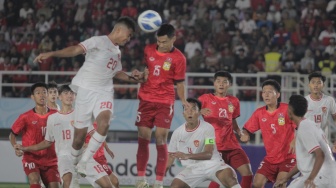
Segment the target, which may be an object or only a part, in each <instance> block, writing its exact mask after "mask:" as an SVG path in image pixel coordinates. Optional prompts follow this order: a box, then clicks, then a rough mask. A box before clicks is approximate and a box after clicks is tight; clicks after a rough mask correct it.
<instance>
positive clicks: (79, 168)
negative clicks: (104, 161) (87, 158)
mask: <svg viewBox="0 0 336 188" xmlns="http://www.w3.org/2000/svg"><path fill="white" fill-rule="evenodd" d="M76 171H77V173H78V174H79V175H80V176H82V177H83V178H85V176H86V162H82V161H80V162H79V163H78V164H77V166H76Z"/></svg>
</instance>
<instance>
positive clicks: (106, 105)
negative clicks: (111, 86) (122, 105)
mask: <svg viewBox="0 0 336 188" xmlns="http://www.w3.org/2000/svg"><path fill="white" fill-rule="evenodd" d="M113 108H114V104H113V94H112V93H111V94H102V93H98V92H94V91H91V90H88V89H84V88H81V87H79V88H78V92H77V96H76V102H75V127H76V128H78V129H82V128H86V127H89V126H90V125H92V123H93V121H94V119H96V118H97V116H98V115H99V113H100V112H102V111H105V110H109V111H110V112H111V114H113Z"/></svg>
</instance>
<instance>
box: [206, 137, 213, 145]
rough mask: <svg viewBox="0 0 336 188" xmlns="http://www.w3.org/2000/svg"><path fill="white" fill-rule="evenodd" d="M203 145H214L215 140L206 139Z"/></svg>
mask: <svg viewBox="0 0 336 188" xmlns="http://www.w3.org/2000/svg"><path fill="white" fill-rule="evenodd" d="M205 144H215V139H213V138H207V139H205Z"/></svg>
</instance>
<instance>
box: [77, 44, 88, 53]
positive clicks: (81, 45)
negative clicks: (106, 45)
mask: <svg viewBox="0 0 336 188" xmlns="http://www.w3.org/2000/svg"><path fill="white" fill-rule="evenodd" d="M78 45H79V46H80V47H82V48H83V50H84V52H86V51H87V50H86V48H85V46H84V45H83V44H81V43H79V44H78Z"/></svg>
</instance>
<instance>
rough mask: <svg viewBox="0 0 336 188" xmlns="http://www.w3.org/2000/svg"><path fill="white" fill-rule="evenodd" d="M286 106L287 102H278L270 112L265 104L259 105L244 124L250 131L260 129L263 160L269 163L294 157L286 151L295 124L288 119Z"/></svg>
mask: <svg viewBox="0 0 336 188" xmlns="http://www.w3.org/2000/svg"><path fill="white" fill-rule="evenodd" d="M287 108H288V104H286V103H280V104H279V107H278V109H276V110H275V111H274V112H272V113H270V112H268V111H267V109H266V106H263V107H260V108H258V109H257V110H256V111H255V112H254V113H253V114H252V116H251V117H250V119H249V120H248V121H247V122H246V123H245V125H244V128H245V129H246V130H247V131H249V132H250V133H254V132H256V131H258V130H261V134H262V138H263V141H264V145H265V149H266V157H265V160H267V161H268V162H269V163H271V164H278V163H281V162H283V161H285V160H286V159H288V158H295V155H294V154H289V153H288V151H289V145H290V143H291V141H292V140H293V138H294V132H295V128H296V125H295V124H294V122H292V121H291V120H290V119H289V117H288V115H287Z"/></svg>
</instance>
